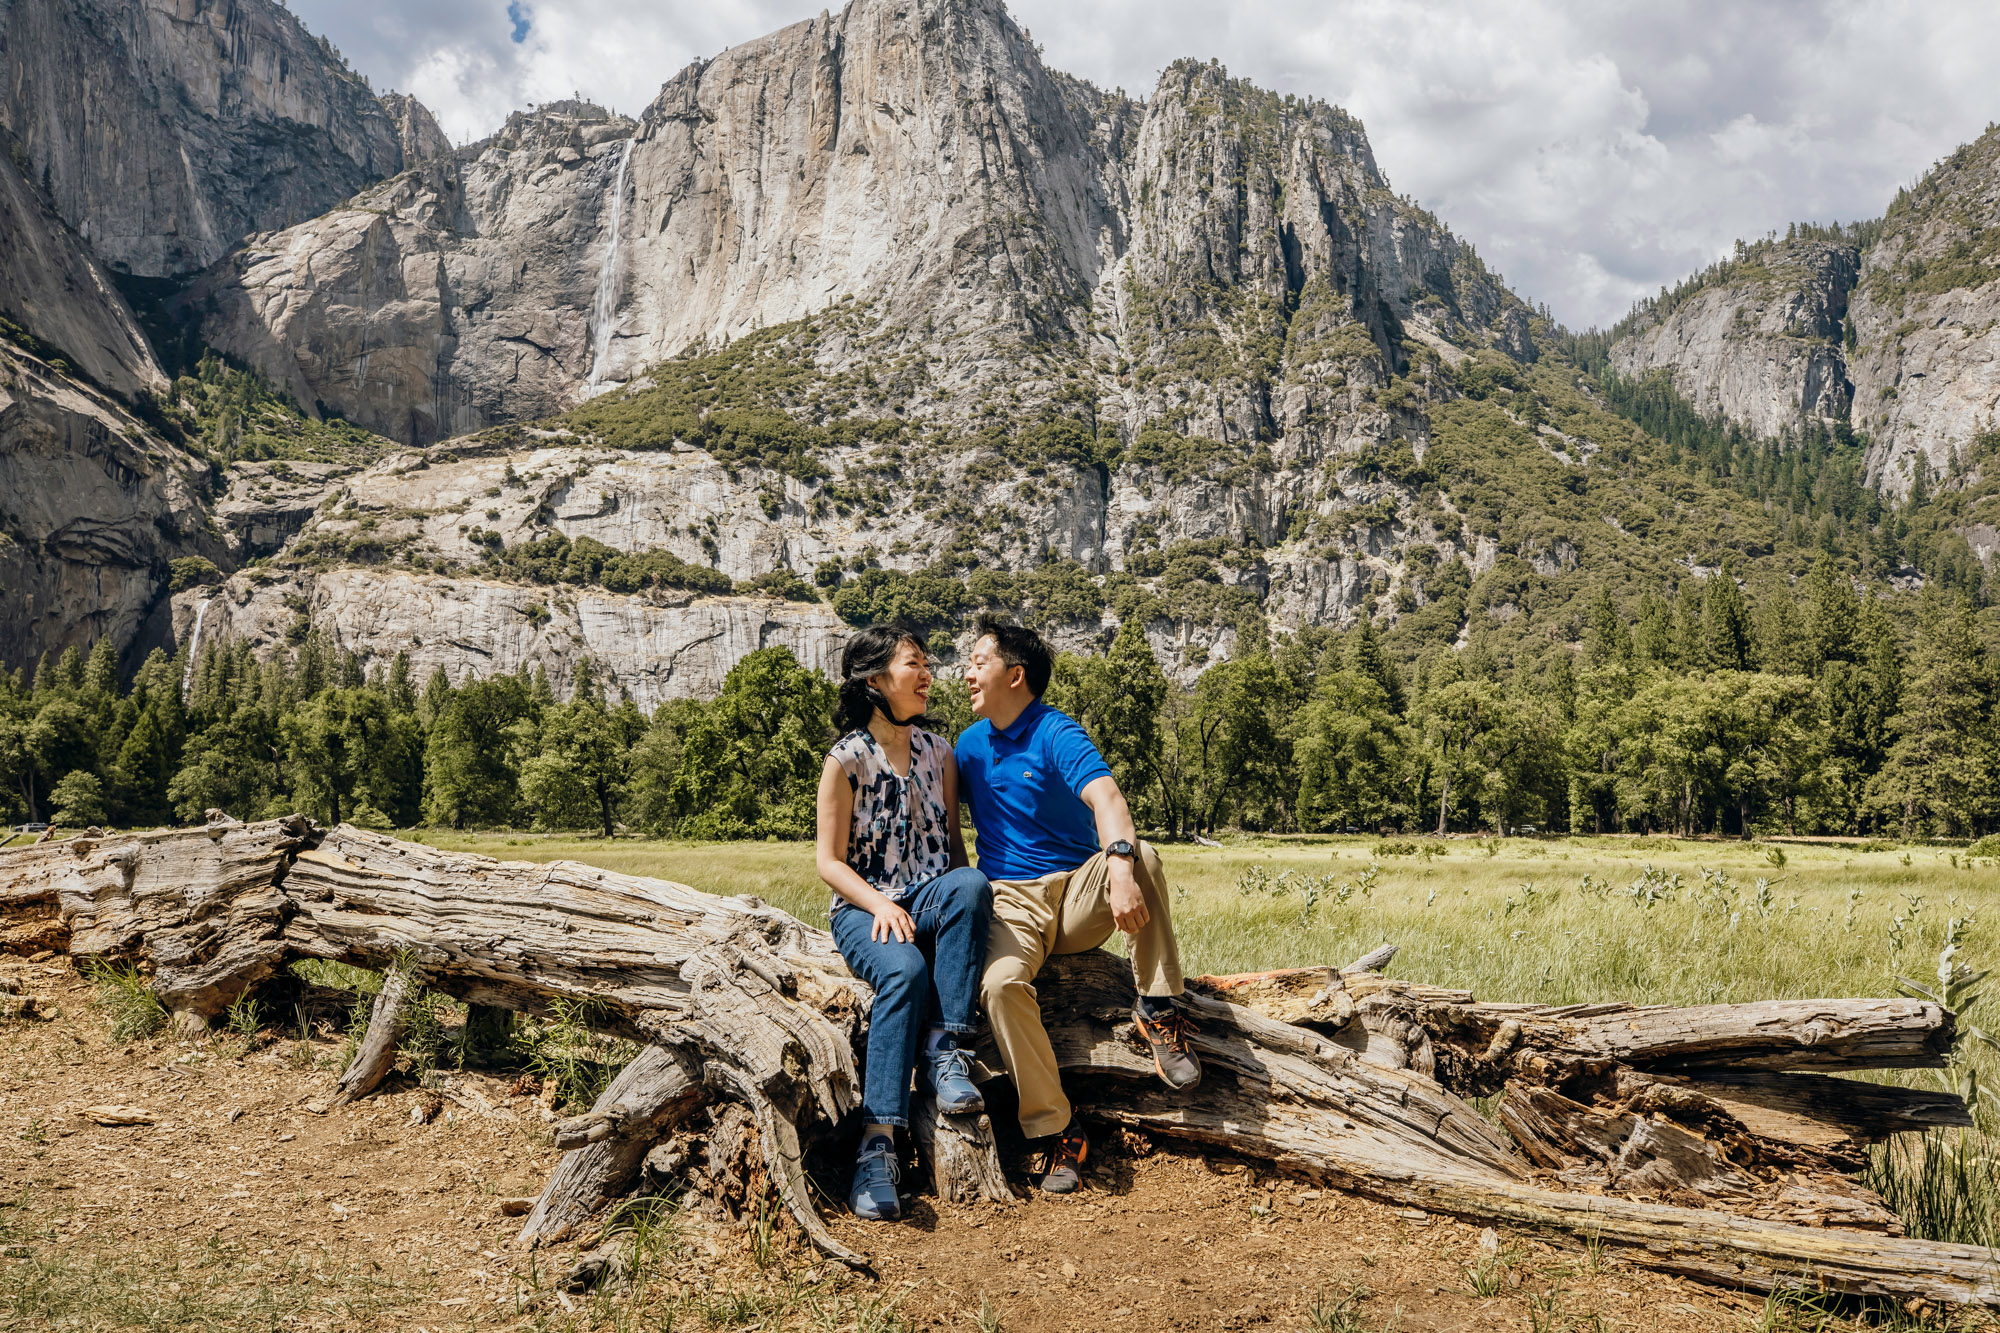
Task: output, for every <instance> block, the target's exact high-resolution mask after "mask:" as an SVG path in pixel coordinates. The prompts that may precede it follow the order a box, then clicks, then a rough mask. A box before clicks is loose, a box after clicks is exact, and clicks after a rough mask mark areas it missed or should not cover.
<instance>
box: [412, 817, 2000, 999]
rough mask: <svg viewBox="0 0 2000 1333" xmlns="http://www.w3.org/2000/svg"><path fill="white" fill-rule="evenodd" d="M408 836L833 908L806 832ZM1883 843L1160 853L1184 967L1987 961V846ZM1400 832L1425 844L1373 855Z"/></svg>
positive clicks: (1925, 973) (1647, 976)
mask: <svg viewBox="0 0 2000 1333" xmlns="http://www.w3.org/2000/svg"><path fill="white" fill-rule="evenodd" d="M411 836H414V837H416V838H417V839H419V840H421V841H424V842H427V843H430V844H432V845H434V846H438V847H445V848H451V849H454V850H462V851H472V852H479V853H481V854H484V855H487V856H495V857H500V858H502V859H511V860H524V861H550V860H557V859H571V860H577V861H583V862H587V863H588V864H591V865H594V866H600V867H603V868H604V869H607V870H617V871H622V872H624V873H627V874H634V875H651V876H655V877H658V878H661V879H671V880H678V881H679V882H681V883H683V884H688V885H691V886H692V887H694V888H697V889H701V890H703V891H704V892H708V893H720V894H734V893H749V894H755V895H756V896H758V897H760V898H763V899H764V900H765V901H767V902H770V903H772V904H774V905H776V906H779V907H783V908H784V909H785V910H787V911H789V912H792V913H793V914H794V915H796V916H798V917H799V918H800V919H802V920H805V921H808V922H810V923H812V924H814V925H818V926H824V925H825V924H826V909H827V889H826V887H825V886H824V885H823V884H821V883H820V881H819V877H818V876H817V875H816V874H814V873H813V866H812V857H813V852H812V846H811V844H809V843H784V842H763V843H742V842H738V843H679V842H651V841H640V840H633V839H619V840H616V841H611V842H607V841H605V840H603V839H601V838H574V837H558V836H549V837H543V836H538V835H534V834H465V833H457V832H453V831H450V830H435V829H426V830H418V831H417V832H416V833H415V834H413V835H411ZM1884 846H1885V844H1881V843H1875V844H1823V843H1821V844H1809V845H1808V844H1797V843H1783V844H1779V843H1741V842H1672V841H1669V840H1667V839H1664V838H1568V839H1554V838H1551V839H1527V838H1509V839H1505V840H1491V839H1486V840H1472V839H1453V840H1448V841H1437V840H1431V839H1422V840H1417V841H1414V842H1389V843H1384V842H1383V841H1382V840H1380V839H1375V838H1368V839H1359V838H1328V839H1319V840H1302V839H1284V840H1277V839H1265V838H1252V837H1246V838H1241V839H1237V840H1234V841H1232V842H1230V843H1228V844H1226V845H1224V846H1222V847H1219V848H1211V847H1197V846H1186V845H1165V846H1162V847H1161V848H1160V853H1161V856H1162V858H1163V859H1164V861H1165V863H1166V868H1167V874H1168V877H1169V879H1170V881H1171V883H1172V893H1173V910H1174V919H1175V924H1176V932H1177V934H1178V936H1179V939H1180V944H1181V958H1182V962H1183V964H1184V965H1185V966H1186V969H1187V970H1188V972H1189V973H1190V974H1193V973H1203V972H1208V973H1225V972H1248V971H1258V970H1262V969H1265V968H1274V967H1304V966H1313V965H1324V964H1328V963H1346V962H1349V961H1351V960H1352V959H1354V958H1355V957H1357V956H1358V955H1360V954H1362V953H1365V952H1366V951H1368V950H1369V949H1373V948H1375V947H1376V946H1377V945H1380V944H1385V943H1387V944H1395V945H1398V946H1400V948H1401V952H1400V953H1399V954H1398V955H1397V957H1396V960H1395V962H1394V963H1393V964H1392V965H1391V967H1390V969H1389V970H1390V972H1391V973H1392V974H1393V975H1395V976H1400V977H1408V978H1412V979H1415V980H1420V981H1427V982H1432V983H1435V984H1437V985H1444V986H1459V987H1463V988H1465V989H1468V990H1471V991H1472V992H1474V993H1475V994H1476V995H1477V996H1478V997H1479V998H1480V999H1483V1000H1520V1001H1533V1002H1539V1003H1545V1004H1567V1003H1572V1002H1578V1001H1588V1000H1631V1001H1640V1002H1647V1003H1657V1004H1710V1003H1719V1002H1730V1001H1743V1000H1760V999H1773V998H1782V997H1809V996H1822V995H1829V996H1860V995H1892V994H1895V993H1896V991H1895V983H1894V980H1893V978H1894V977H1895V976H1897V975H1901V976H1906V977H1913V978H1916V979H1918V980H1925V979H1927V978H1934V974H1935V972H1936V969H1937V955H1938V953H1939V951H1940V950H1941V949H1942V948H1943V946H1944V942H1945V935H1946V930H1947V928H1948V925H1949V922H1950V921H1951V919H1952V918H1959V919H1961V920H1962V921H1964V920H1969V921H1970V925H1969V926H1965V927H1962V928H1961V930H1962V935H1963V943H1962V945H1961V950H1960V955H1959V956H1960V957H1961V958H1962V959H1963V960H1965V961H1968V962H1970V963H1972V964H1973V965H1974V966H1983V965H1984V964H1985V963H1987V962H1990V961H2000V945H1996V940H1995V935H1994V931H1993V928H1992V923H1990V922H1988V921H1987V920H1985V919H1983V918H1984V917H1986V916H1988V915H1990V913H1989V912H1987V911H1986V910H1985V909H1986V908H1987V907H1988V906H1989V905H1990V904H1992V903H1994V902H1995V901H2000V869H1996V867H1995V863H1994V862H1993V861H1992V860H1989V859H1980V860H1979V861H1978V862H1977V863H1974V862H1971V861H1969V860H1968V859H1967V858H1966V856H1965V855H1964V853H1963V852H1962V851H1955V850H1952V849H1938V848H1928V847H1915V846H1912V847H1896V848H1893V849H1889V850H1863V847H1870V848H1875V849H1880V848H1883V847H1884ZM1412 847H1414V848H1418V849H1425V848H1429V849H1434V850H1433V852H1432V854H1429V855H1424V854H1402V855H1395V854H1385V852H1386V851H1390V850H1393V849H1401V848H1412ZM1774 853H1775V854H1776V855H1775V856H1774ZM1778 857H1782V859H1783V861H1784V864H1783V865H1782V867H1780V866H1778V865H1776V864H1774V863H1773V862H1774V860H1776V859H1777V858H1778ZM1954 858H1956V863H1954ZM1371 866H1373V867H1375V870H1374V872H1373V874H1372V875H1371V874H1370V867H1371ZM1704 872H1707V873H1706V874H1705V873H1704ZM1675 877H1678V880H1676V878H1675ZM1112 945H1113V947H1116V946H1117V940H1116V939H1115V938H1114V940H1113V941H1112Z"/></svg>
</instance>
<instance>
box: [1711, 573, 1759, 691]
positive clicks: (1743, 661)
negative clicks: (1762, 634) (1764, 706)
mask: <svg viewBox="0 0 2000 1333" xmlns="http://www.w3.org/2000/svg"><path fill="white" fill-rule="evenodd" d="M1755 657H1756V645H1755V641H1754V639H1753V638H1752V635H1751V632H1750V612H1749V609H1748V608H1747V607H1745V606H1744V605H1743V593H1742V591H1741V590H1740V589H1739V588H1737V586H1736V575H1735V573H1734V570H1733V569H1732V567H1731V565H1730V564H1729V563H1728V562H1727V561H1725V562H1724V563H1723V566H1722V570H1721V572H1720V573H1718V574H1717V575H1716V576H1715V577H1714V578H1712V579H1710V580H1709V581H1708V586H1707V588H1706V589H1705V590H1704V591H1703V593H1702V599H1701V656H1700V658H1699V661H1700V662H1701V664H1702V665H1703V666H1705V667H1707V668H1708V669H1709V670H1711V671H1749V670H1752V669H1753V668H1754V666H1755Z"/></svg>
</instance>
